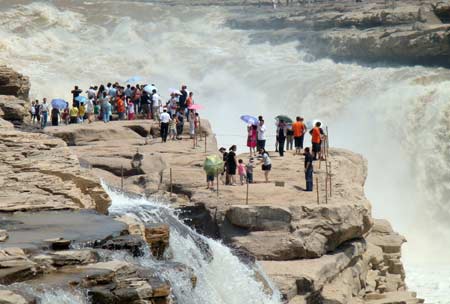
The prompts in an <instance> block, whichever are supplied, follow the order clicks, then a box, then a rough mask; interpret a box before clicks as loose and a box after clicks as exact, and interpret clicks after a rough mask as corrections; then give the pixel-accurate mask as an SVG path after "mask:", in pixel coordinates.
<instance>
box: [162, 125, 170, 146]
mask: <svg viewBox="0 0 450 304" xmlns="http://www.w3.org/2000/svg"><path fill="white" fill-rule="evenodd" d="M168 134H169V123H168V122H162V123H161V138H162V141H163V142H166V141H167V135H168Z"/></svg>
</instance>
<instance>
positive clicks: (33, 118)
mask: <svg viewBox="0 0 450 304" xmlns="http://www.w3.org/2000/svg"><path fill="white" fill-rule="evenodd" d="M30 114H31V121H32V122H33V124H34V123H35V121H36V104H35V103H34V101H32V102H31V107H30Z"/></svg>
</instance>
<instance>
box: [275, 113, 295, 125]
mask: <svg viewBox="0 0 450 304" xmlns="http://www.w3.org/2000/svg"><path fill="white" fill-rule="evenodd" d="M275 119H276V120H283V121H284V122H285V123H293V122H294V121H293V120H292V119H291V118H290V117H289V116H286V115H278V116H277V117H275Z"/></svg>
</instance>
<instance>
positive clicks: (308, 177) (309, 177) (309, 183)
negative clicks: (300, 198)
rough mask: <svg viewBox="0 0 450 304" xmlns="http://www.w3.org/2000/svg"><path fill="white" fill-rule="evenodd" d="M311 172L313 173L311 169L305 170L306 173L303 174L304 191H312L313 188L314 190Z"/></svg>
mask: <svg viewBox="0 0 450 304" xmlns="http://www.w3.org/2000/svg"><path fill="white" fill-rule="evenodd" d="M313 172H314V170H313V169H312V168H310V169H308V170H306V172H305V180H306V191H313V188H314V184H313Z"/></svg>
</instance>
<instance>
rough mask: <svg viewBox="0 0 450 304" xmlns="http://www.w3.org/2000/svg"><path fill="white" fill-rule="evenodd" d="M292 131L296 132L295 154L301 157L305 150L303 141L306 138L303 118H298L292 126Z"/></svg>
mask: <svg viewBox="0 0 450 304" xmlns="http://www.w3.org/2000/svg"><path fill="white" fill-rule="evenodd" d="M292 131H293V132H294V145H295V154H294V155H301V154H302V149H303V141H304V138H305V132H306V126H305V124H304V123H303V118H302V117H299V116H297V118H296V121H295V122H294V123H293V124H292Z"/></svg>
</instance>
